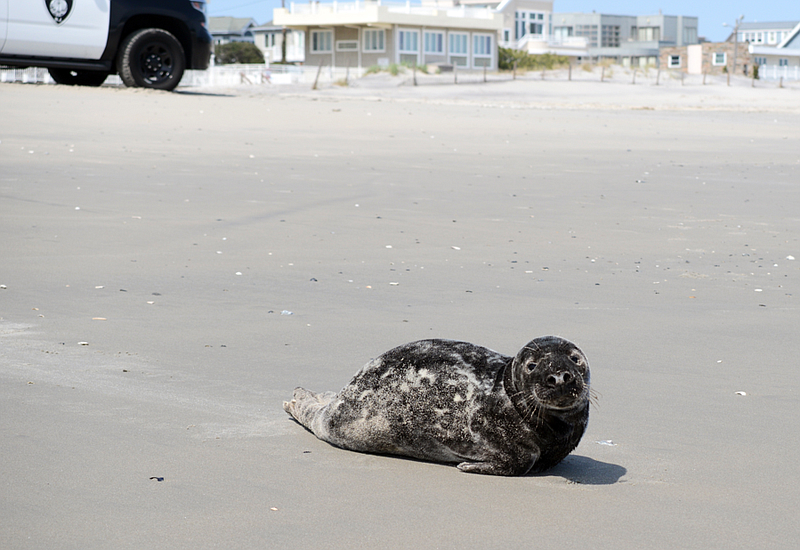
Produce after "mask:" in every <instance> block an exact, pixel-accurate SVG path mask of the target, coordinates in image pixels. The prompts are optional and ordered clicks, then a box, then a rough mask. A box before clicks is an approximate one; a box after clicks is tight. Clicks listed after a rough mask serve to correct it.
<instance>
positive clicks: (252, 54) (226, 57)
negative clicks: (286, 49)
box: [214, 42, 264, 65]
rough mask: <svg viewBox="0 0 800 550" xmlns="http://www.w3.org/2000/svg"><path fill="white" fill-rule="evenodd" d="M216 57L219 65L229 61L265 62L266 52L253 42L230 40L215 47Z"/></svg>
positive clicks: (226, 63)
mask: <svg viewBox="0 0 800 550" xmlns="http://www.w3.org/2000/svg"><path fill="white" fill-rule="evenodd" d="M214 58H215V61H216V63H217V64H218V65H228V64H229V63H263V62H264V54H262V53H261V50H259V49H258V47H256V45H255V44H253V43H252V42H228V43H227V44H217V46H215V47H214Z"/></svg>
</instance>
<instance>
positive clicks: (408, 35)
mask: <svg viewBox="0 0 800 550" xmlns="http://www.w3.org/2000/svg"><path fill="white" fill-rule="evenodd" d="M397 39H398V44H397V49H398V51H399V52H400V53H417V52H419V31H399V32H398V33H397Z"/></svg>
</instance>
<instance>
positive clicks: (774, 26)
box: [739, 21, 800, 32]
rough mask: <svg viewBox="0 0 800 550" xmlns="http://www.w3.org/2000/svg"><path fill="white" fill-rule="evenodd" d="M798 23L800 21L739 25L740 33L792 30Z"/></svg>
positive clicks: (743, 23) (755, 22) (748, 22)
mask: <svg viewBox="0 0 800 550" xmlns="http://www.w3.org/2000/svg"><path fill="white" fill-rule="evenodd" d="M797 23H800V21H764V22H763V23H759V22H757V21H754V22H750V21H747V22H742V23H740V24H739V32H742V31H776V30H791V29H793V28H794V27H795V26H796V25H797Z"/></svg>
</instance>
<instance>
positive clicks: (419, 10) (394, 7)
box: [289, 0, 494, 19]
mask: <svg viewBox="0 0 800 550" xmlns="http://www.w3.org/2000/svg"><path fill="white" fill-rule="evenodd" d="M374 6H385V7H386V8H387V9H388V11H389V12H391V13H407V14H411V15H431V16H436V15H439V14H440V13H442V12H444V13H446V14H447V17H463V18H470V19H492V18H493V16H494V12H492V11H491V10H489V9H486V8H467V7H464V6H461V7H457V8H452V7H451V8H443V9H438V8H436V7H427V6H419V5H412V4H411V2H386V1H384V0H355V1H354V2H336V1H335V2H326V3H321V2H311V3H310V4H305V3H303V4H299V3H295V2H291V3H290V4H289V13H291V14H292V15H316V14H332V13H353V12H359V11H365V10H366V9H368V8H370V7H374Z"/></svg>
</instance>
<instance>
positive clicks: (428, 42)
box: [425, 31, 444, 54]
mask: <svg viewBox="0 0 800 550" xmlns="http://www.w3.org/2000/svg"><path fill="white" fill-rule="evenodd" d="M425 53H441V54H443V53H444V33H443V32H435V31H426V32H425Z"/></svg>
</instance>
